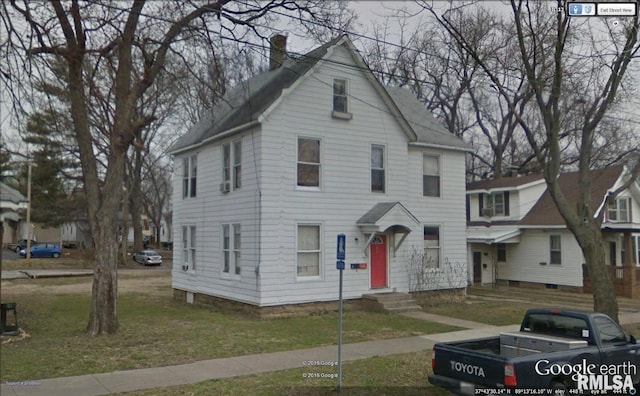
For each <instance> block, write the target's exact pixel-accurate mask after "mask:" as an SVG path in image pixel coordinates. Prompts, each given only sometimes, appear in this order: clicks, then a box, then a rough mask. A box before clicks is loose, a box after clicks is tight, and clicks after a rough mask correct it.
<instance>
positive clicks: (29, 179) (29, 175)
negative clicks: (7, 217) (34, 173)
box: [24, 162, 31, 268]
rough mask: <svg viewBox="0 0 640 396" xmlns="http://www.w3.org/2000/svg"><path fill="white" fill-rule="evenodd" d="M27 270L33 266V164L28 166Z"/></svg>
mask: <svg viewBox="0 0 640 396" xmlns="http://www.w3.org/2000/svg"><path fill="white" fill-rule="evenodd" d="M24 253H25V255H24V256H25V258H26V260H27V268H29V267H30V266H31V162H29V163H28V164H27V250H25V252H24Z"/></svg>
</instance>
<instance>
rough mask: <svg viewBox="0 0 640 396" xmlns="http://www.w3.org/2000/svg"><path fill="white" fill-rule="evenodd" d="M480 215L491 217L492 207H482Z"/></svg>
mask: <svg viewBox="0 0 640 396" xmlns="http://www.w3.org/2000/svg"><path fill="white" fill-rule="evenodd" d="M482 215H483V216H484V217H491V216H493V209H491V208H484V209H482Z"/></svg>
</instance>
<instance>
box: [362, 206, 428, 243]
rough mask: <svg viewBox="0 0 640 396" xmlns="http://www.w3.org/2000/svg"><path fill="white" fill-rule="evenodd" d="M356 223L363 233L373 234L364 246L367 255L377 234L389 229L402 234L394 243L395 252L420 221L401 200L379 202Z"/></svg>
mask: <svg viewBox="0 0 640 396" xmlns="http://www.w3.org/2000/svg"><path fill="white" fill-rule="evenodd" d="M356 225H357V226H358V227H360V230H362V232H363V233H365V234H371V235H370V236H369V240H367V242H366V243H365V246H364V254H365V255H366V254H367V248H368V247H369V244H370V243H371V241H372V240H373V238H374V237H375V236H376V234H378V233H383V232H387V231H392V232H393V233H397V234H402V237H401V238H400V240H398V241H396V242H395V243H394V245H393V252H394V254H395V252H397V251H398V249H399V248H400V245H402V243H403V242H404V240H405V239H406V238H407V235H409V233H410V232H411V231H412V230H413V229H414V228H415V227H417V226H419V225H420V221H419V220H418V218H417V217H416V216H414V215H413V214H412V213H411V212H410V211H409V209H407V208H405V207H404V205H402V204H401V203H400V202H397V201H396V202H379V203H377V204H375V205H374V206H373V207H372V208H371V209H369V211H368V212H367V213H365V214H364V215H363V216H362V217H361V218H360V219H358V221H356Z"/></svg>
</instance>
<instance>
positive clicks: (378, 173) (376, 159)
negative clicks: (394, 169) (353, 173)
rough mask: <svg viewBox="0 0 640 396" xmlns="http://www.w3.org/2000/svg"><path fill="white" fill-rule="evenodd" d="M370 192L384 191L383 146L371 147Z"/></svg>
mask: <svg viewBox="0 0 640 396" xmlns="http://www.w3.org/2000/svg"><path fill="white" fill-rule="evenodd" d="M371 191H372V192H381V193H383V192H384V191H385V177H384V146H379V145H376V144H373V145H371Z"/></svg>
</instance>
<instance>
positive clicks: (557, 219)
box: [520, 165, 624, 226]
mask: <svg viewBox="0 0 640 396" xmlns="http://www.w3.org/2000/svg"><path fill="white" fill-rule="evenodd" d="M623 169H624V167H623V166H622V165H618V166H612V167H609V168H604V169H600V170H593V171H591V172H589V180H590V182H591V202H592V204H593V205H594V207H598V206H599V205H600V203H601V202H602V201H603V200H604V198H605V196H606V194H607V192H608V191H609V190H610V189H611V188H613V186H614V185H615V183H616V181H617V180H618V178H619V177H620V175H621V174H622V171H623ZM579 176H580V174H579V173H578V172H571V173H563V174H561V175H560V178H559V179H558V185H559V186H560V189H561V190H562V192H563V193H564V195H565V197H566V198H567V200H568V201H569V202H571V203H577V202H578V200H579V198H580V186H579V180H578V179H579ZM520 224H521V225H528V226H532V225H536V226H537V225H564V224H566V223H565V221H564V218H562V216H561V215H560V212H559V211H558V208H557V207H556V205H555V203H554V202H553V199H552V198H551V194H549V191H548V190H545V192H544V193H543V194H542V196H540V198H539V199H538V202H536V204H535V205H534V206H533V208H531V210H530V211H529V213H527V215H526V216H525V217H524V218H523V219H522V221H521V222H520Z"/></svg>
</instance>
